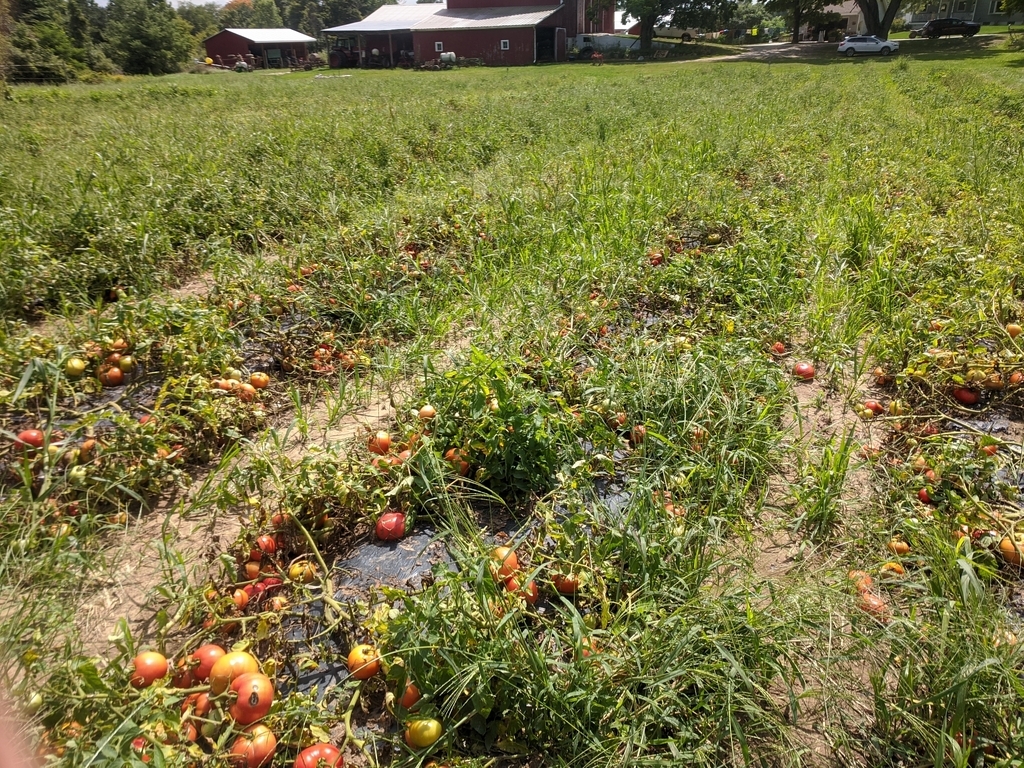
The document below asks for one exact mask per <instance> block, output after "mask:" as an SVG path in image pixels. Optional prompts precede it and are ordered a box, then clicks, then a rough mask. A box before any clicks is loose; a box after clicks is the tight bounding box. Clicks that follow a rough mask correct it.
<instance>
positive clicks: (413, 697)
mask: <svg viewBox="0 0 1024 768" xmlns="http://www.w3.org/2000/svg"><path fill="white" fill-rule="evenodd" d="M421 698H422V694H420V689H419V688H417V687H416V683H412V682H410V683H408V684H407V685H406V686H405V692H404V693H403V694H402V698H400V699H399V700H398V703H399V704H401V705H402V708H403V709H409V708H410V707H412V706H415V704H416V702H417V701H419V700H420V699H421Z"/></svg>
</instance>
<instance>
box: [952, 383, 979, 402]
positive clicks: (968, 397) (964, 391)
mask: <svg viewBox="0 0 1024 768" xmlns="http://www.w3.org/2000/svg"><path fill="white" fill-rule="evenodd" d="M953 397H955V398H956V399H957V400H959V401H960V402H961V403H963V404H964V405H977V404H978V401H979V400H980V399H981V395H980V394H978V391H977V390H975V389H971V388H970V387H956V388H955V389H954V390H953Z"/></svg>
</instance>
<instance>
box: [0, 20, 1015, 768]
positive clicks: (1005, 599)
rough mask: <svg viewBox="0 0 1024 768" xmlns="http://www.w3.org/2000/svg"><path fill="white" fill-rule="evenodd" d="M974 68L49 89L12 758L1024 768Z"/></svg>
mask: <svg viewBox="0 0 1024 768" xmlns="http://www.w3.org/2000/svg"><path fill="white" fill-rule="evenodd" d="M941 43H942V44H941V45H940V44H929V47H928V48H927V49H924V48H922V49H921V55H920V56H910V55H906V56H902V57H900V58H899V59H898V60H881V59H878V60H872V59H865V60H860V59H858V60H855V61H849V62H848V61H838V60H834V59H832V58H829V59H815V60H813V61H810V62H804V63H801V62H781V63H780V62H773V63H771V64H769V63H761V62H736V61H730V62H709V63H683V64H647V65H643V66H620V67H611V66H608V67H600V68H598V67H590V66H555V67H545V68H524V69H510V70H502V69H470V70H461V71H452V72H443V73H414V72H403V71H396V72H352V73H349V72H331V73H329V74H330V76H329V77H321V76H314V75H311V74H309V73H299V74H295V75H286V76H279V77H278V76H275V77H270V76H241V75H234V74H225V75H216V76H213V75H211V76H185V75H182V76H175V77H167V78H160V79H139V80H132V81H127V82H120V83H110V84H107V85H101V86H89V87H86V86H71V87H65V88H59V89H57V88H21V89H15V91H14V99H13V101H8V102H3V103H0V178H2V181H3V185H2V190H3V191H2V198H0V200H2V204H0V270H2V274H3V275H4V279H3V281H2V286H0V317H2V318H3V319H2V325H0V430H2V435H3V437H2V441H0V542H2V551H3V557H2V559H0V588H2V590H3V602H2V604H3V606H4V609H3V611H0V627H2V632H0V636H2V637H3V641H4V642H3V645H2V649H3V650H2V651H0V685H2V686H3V688H4V689H5V690H6V691H7V692H8V696H9V698H10V699H11V700H12V701H13V703H14V705H15V706H16V709H17V710H18V711H19V713H20V715H21V719H22V722H23V724H22V726H21V731H20V733H21V735H22V736H23V737H24V740H25V742H26V743H27V744H28V748H30V749H31V750H33V751H35V750H38V752H39V754H40V755H46V758H45V759H46V760H47V761H51V762H54V763H57V764H60V765H67V766H108V765H109V766H113V765H119V766H120V765H126V764H129V765H136V766H141V765H142V764H145V763H148V764H149V765H151V766H158V767H159V766H163V765H180V766H194V765H203V766H220V765H225V764H227V763H228V762H231V760H232V757H231V753H232V752H234V753H237V754H236V755H235V758H234V763H235V764H236V765H238V764H241V765H246V766H248V768H257V766H258V765H260V764H261V762H262V761H263V758H264V757H265V756H266V754H267V753H268V752H269V751H270V750H269V749H268V745H269V743H270V741H273V742H274V743H275V744H276V756H275V757H273V761H274V764H275V765H280V766H285V765H290V764H291V763H292V762H293V761H295V760H296V757H297V755H299V753H300V751H301V750H303V749H304V748H306V747H308V746H310V745H312V744H315V743H320V742H324V743H326V742H330V743H332V744H334V745H335V747H336V748H337V749H339V750H340V752H341V753H342V754H343V755H344V758H345V760H346V761H347V762H348V763H349V764H351V765H374V764H395V765H410V766H412V765H426V764H428V762H429V761H430V760H434V761H436V763H435V764H436V765H464V766H469V765H475V766H490V765H508V766H528V765H529V766H537V765H572V766H591V765H592V766H599V765H623V766H626V765H629V766H636V765H669V764H671V765H679V764H684V763H685V764H694V765H706V766H720V765H749V764H757V765H791V766H823V765H840V764H841V765H864V766H878V765H915V766H917V765H936V766H938V765H956V766H966V765H980V764H985V765H998V766H1014V765H1019V764H1020V759H1019V755H1020V754H1022V750H1024V730H1022V729H1024V725H1022V721H1021V714H1020V713H1021V708H1022V704H1024V683H1022V678H1021V669H1022V667H1024V655H1022V654H1024V648H1022V646H1021V644H1019V643H1018V641H1017V638H1018V636H1019V634H1020V631H1021V623H1022V621H1024V609H1022V606H1024V589H1022V585H1021V573H1020V569H1019V566H1020V564H1021V551H1020V549H1019V547H1018V544H1017V534H1015V526H1016V524H1017V523H1018V521H1019V520H1020V518H1021V508H1020V505H1019V503H1018V495H1019V492H1020V488H1021V487H1024V486H1022V485H1021V483H1022V482H1024V476H1022V455H1024V444H1022V440H1024V422H1022V421H1021V415H1022V408H1024V387H1021V384H1022V383H1024V348H1022V346H1021V344H1022V342H1024V336H1018V333H1019V332H1020V330H1021V329H1020V327H1019V326H1018V325H1017V324H1018V323H1021V322H1024V296H1022V288H1021V287H1020V286H1019V285H1018V280H1019V276H1020V272H1021V266H1020V264H1021V261H1020V255H1021V252H1022V250H1021V249H1022V246H1021V243H1022V242H1024V226H1022V222H1024V130H1022V127H1024V126H1022V123H1024V66H1022V64H1024V53H1022V52H1020V51H1015V50H1012V49H1011V48H1010V47H1009V45H1010V44H1009V43H1008V42H1007V41H1005V40H992V41H989V42H986V43H984V44H982V43H979V42H978V41H971V42H970V43H963V42H961V41H941ZM425 405H429V408H426V409H424V408H423V406H425ZM35 430H38V431H35ZM382 432H383V433H384V434H381V433H382ZM399 515H400V516H401V517H399ZM406 529H407V530H406ZM378 537H380V538H382V539H390V538H391V537H402V538H401V540H400V541H398V542H397V543H388V542H387V541H381V540H378ZM428 542H430V543H429V545H428ZM1022 542H1024V540H1022ZM425 546H426V547H427V549H426V551H425V554H423V555H422V556H421V555H420V552H421V550H423V549H424V547H425ZM498 546H507V547H511V548H512V550H513V552H514V554H513V555H511V556H506V554H507V553H506V552H504V551H501V552H500V553H498V554H496V550H495V548H496V547H498ZM851 572H852V573H851ZM210 644H217V645H219V646H220V647H221V648H222V649H224V650H228V651H238V652H245V653H249V654H251V655H252V656H253V658H254V659H255V660H249V659H246V658H244V657H233V658H235V660H236V661H238V663H239V665H240V666H239V667H236V668H234V671H233V672H224V671H223V670H221V671H220V672H218V669H219V668H215V669H214V674H213V676H212V677H211V678H210V679H209V681H207V679H206V675H205V674H204V673H203V672H202V671H201V670H199V669H193V668H192V665H193V664H194V663H195V662H194V661H193V659H196V658H198V657H197V656H195V654H196V653H197V652H198V649H200V648H203V649H205V650H203V651H202V653H201V654H200V655H203V654H206V653H210V654H214V655H216V652H215V651H211V650H210V649H209V647H208V646H209V645H210ZM356 644H368V645H370V646H372V649H373V650H372V651H371V652H370V654H369V657H370V658H371V659H372V657H373V654H374V653H376V654H378V655H379V663H380V669H379V671H378V670H377V669H376V664H377V662H376V661H371V663H370V665H369V666H365V667H362V668H358V669H357V667H358V665H355V664H352V663H350V661H351V659H350V658H349V652H350V650H351V649H352V648H353V647H354V646H355V645H356ZM143 651H155V652H159V653H160V654H162V655H161V656H159V657H155V658H153V657H149V658H139V657H137V654H140V652H143ZM164 657H166V658H167V659H169V660H170V666H171V668H172V671H173V669H174V668H176V667H175V665H179V664H180V669H179V670H178V673H177V674H174V675H173V676H168V672H167V670H166V669H164V668H163V667H162V665H161V659H162V658H164ZM211 659H212V657H211ZM147 664H148V665H149V666H148V667H147V666H146V665H147ZM245 664H252V665H254V666H253V669H255V668H257V667H258V669H259V670H261V673H262V674H265V675H266V676H267V678H269V679H267V680H265V679H264V678H261V677H259V674H261V673H254V675H255V676H250V677H247V678H238V679H237V680H236V679H235V675H236V674H237V673H238V672H239V671H240V670H242V669H243V668H244V667H245ZM222 666H223V665H222ZM145 669H148V670H149V672H148V673H146V674H143V672H145ZM353 670H355V674H350V672H352V671H353ZM206 671H208V669H207V670H206ZM249 671H252V670H249ZM363 672H365V673H367V674H366V675H364V674H362V673H363ZM370 673H372V674H370ZM140 676H141V677H140ZM363 677H365V678H366V679H365V680H361V679H358V678H363ZM135 678H138V679H135ZM143 678H144V679H143ZM151 681H155V682H152V684H150V683H151ZM409 682H412V683H414V684H415V686H416V688H417V689H418V691H419V693H420V694H422V697H421V698H418V700H417V697H416V696H413V695H412V691H410V690H408V689H407V683H409ZM229 684H230V686H231V687H228V686H229ZM271 684H272V685H273V687H274V688H275V689H276V692H275V693H274V694H273V695H272V696H271V695H270V694H269V693H268V688H267V686H269V685H271ZM136 685H137V686H139V687H135V686H136ZM211 686H212V691H211ZM247 686H248V687H247ZM225 688H227V690H224V689H225ZM236 693H238V694H239V696H238V699H237V700H236V699H235V694H236ZM206 694H212V695H210V697H209V699H206V698H198V697H200V696H204V695H206ZM403 694H409V695H408V697H406V696H404V695H403ZM246 695H250V698H249V699H246V698H245V697H246ZM271 698H272V699H273V704H272V706H271V707H270V709H269V710H268V709H267V708H266V707H267V706H269V703H270V700H271ZM434 721H436V723H437V724H438V726H439V729H440V736H438V735H437V733H436V732H435V731H436V730H437V729H436V728H435V722H434ZM253 723H255V725H253ZM410 724H411V725H410ZM407 726H408V729H407ZM253 729H255V731H254V730H253ZM269 734H273V736H270V735H269ZM435 738H436V739H437V740H436V741H434V739H435ZM306 754H307V757H308V753H306ZM322 754H325V755H326V756H328V757H330V756H331V755H332V754H333V753H329V752H325V753H322ZM267 759H270V758H267ZM315 763H316V758H315V757H309V758H308V759H307V761H305V762H303V761H300V763H299V765H300V766H302V768H313V766H314V764H315ZM263 765H269V763H266V762H263Z"/></svg>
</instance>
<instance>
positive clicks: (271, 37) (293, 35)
mask: <svg viewBox="0 0 1024 768" xmlns="http://www.w3.org/2000/svg"><path fill="white" fill-rule="evenodd" d="M315 42H316V38H315V37H310V36H309V35H304V34H302V33H301V32H296V31H295V30H294V29H222V30H221V31H220V32H218V33H217V34H215V35H211V36H210V37H208V38H206V40H204V41H203V43H204V44H205V45H206V55H207V56H209V57H210V58H211V59H213V60H214V61H216V60H217V57H218V56H220V57H221V59H222V61H223V63H225V64H228V65H229V66H230V64H231V63H232V62H233V61H236V60H237V59H239V58H241V59H243V60H245V59H246V57H247V56H249V55H251V56H253V57H254V58H255V60H256V61H257V62H258V65H259V66H263V67H286V66H288V65H289V64H290V63H292V62H296V63H297V62H300V61H303V60H305V58H306V57H307V56H308V55H309V52H308V49H307V46H308V45H309V44H310V43H315Z"/></svg>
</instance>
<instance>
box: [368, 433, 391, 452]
mask: <svg viewBox="0 0 1024 768" xmlns="http://www.w3.org/2000/svg"><path fill="white" fill-rule="evenodd" d="M369 447H370V453H376V454H377V455H378V456H383V455H384V454H386V453H387V452H388V451H389V450H391V435H389V434H388V433H387V432H385V431H383V430H381V431H380V432H378V433H377V434H376V435H374V436H373V437H371V438H370V443H369Z"/></svg>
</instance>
